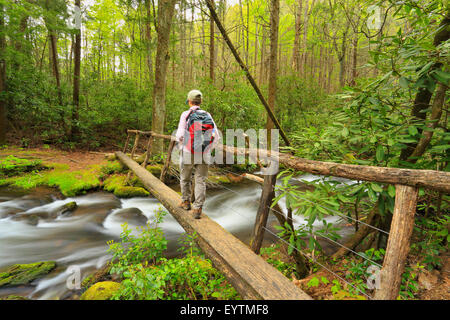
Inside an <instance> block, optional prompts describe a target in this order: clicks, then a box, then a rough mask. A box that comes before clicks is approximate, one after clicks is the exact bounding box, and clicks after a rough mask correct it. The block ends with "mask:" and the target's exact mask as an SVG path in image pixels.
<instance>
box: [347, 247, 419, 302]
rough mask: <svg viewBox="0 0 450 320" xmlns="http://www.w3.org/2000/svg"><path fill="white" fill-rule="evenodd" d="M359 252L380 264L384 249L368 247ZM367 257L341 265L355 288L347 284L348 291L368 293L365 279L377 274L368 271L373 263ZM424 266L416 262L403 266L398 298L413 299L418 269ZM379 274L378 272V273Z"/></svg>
mask: <svg viewBox="0 0 450 320" xmlns="http://www.w3.org/2000/svg"><path fill="white" fill-rule="evenodd" d="M359 254H360V255H361V256H363V257H365V258H367V259H370V260H371V261H374V262H376V263H378V264H382V262H383V259H384V255H385V251H384V250H383V249H379V250H375V249H373V248H372V249H369V250H367V251H366V252H359ZM367 259H360V258H358V259H356V258H355V259H352V260H350V261H349V262H347V263H344V264H343V267H344V268H345V269H347V270H348V271H349V272H347V273H346V276H345V277H346V279H347V280H348V281H349V282H350V283H351V284H352V285H353V286H354V287H356V288H357V289H355V288H353V287H351V286H349V287H348V288H347V289H348V291H349V292H350V293H353V294H358V293H359V292H363V293H366V294H368V293H369V289H368V286H367V280H368V279H369V277H371V276H375V277H376V276H377V274H373V273H371V272H370V271H371V270H370V268H369V267H370V266H371V265H373V263H372V262H371V261H369V260H367ZM422 268H424V266H423V265H420V264H417V265H415V266H409V265H406V266H405V271H404V272H403V274H402V280H401V285H400V293H399V299H411V298H412V299H413V298H415V294H416V293H417V292H418V290H419V288H418V285H417V275H418V271H419V270H420V269H422ZM378 276H379V274H378Z"/></svg>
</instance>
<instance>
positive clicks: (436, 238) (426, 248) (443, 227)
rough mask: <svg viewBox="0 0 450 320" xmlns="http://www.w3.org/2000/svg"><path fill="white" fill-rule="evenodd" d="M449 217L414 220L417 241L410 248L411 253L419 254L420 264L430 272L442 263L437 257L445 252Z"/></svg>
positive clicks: (449, 236)
mask: <svg viewBox="0 0 450 320" xmlns="http://www.w3.org/2000/svg"><path fill="white" fill-rule="evenodd" d="M449 226H450V216H449V215H443V216H442V217H433V218H428V219H427V218H423V217H419V218H418V219H416V225H415V226H414V231H415V233H416V234H417V237H418V238H417V241H415V242H414V243H413V244H412V246H411V249H412V252H413V253H415V254H420V255H421V256H422V257H423V258H422V259H423V260H422V263H423V264H424V265H426V267H427V268H428V269H429V270H431V269H433V268H436V267H441V265H442V262H441V260H440V258H439V255H440V254H441V253H443V252H445V251H446V250H447V247H448V241H449V240H450V235H449Z"/></svg>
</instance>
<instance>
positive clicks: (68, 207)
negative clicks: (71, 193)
mask: <svg viewBox="0 0 450 320" xmlns="http://www.w3.org/2000/svg"><path fill="white" fill-rule="evenodd" d="M76 208H78V205H77V203H76V202H75V201H72V202H68V203H66V204H65V205H63V206H61V207H60V208H58V210H57V211H56V212H57V215H67V214H70V213H71V212H73V211H74V210H75V209H76Z"/></svg>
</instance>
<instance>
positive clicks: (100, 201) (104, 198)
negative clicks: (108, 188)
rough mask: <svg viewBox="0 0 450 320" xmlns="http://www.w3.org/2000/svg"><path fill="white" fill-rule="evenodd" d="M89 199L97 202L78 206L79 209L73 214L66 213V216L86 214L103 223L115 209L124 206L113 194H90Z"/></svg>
mask: <svg viewBox="0 0 450 320" xmlns="http://www.w3.org/2000/svg"><path fill="white" fill-rule="evenodd" d="M89 197H91V198H93V199H95V200H96V201H95V202H94V201H93V202H92V203H83V204H78V205H77V208H76V209H75V210H74V211H73V212H72V213H66V215H69V214H70V215H73V216H81V215H85V214H92V215H95V217H94V222H96V223H102V222H103V221H104V220H105V218H106V216H107V215H108V214H109V213H110V212H111V211H112V210H114V209H117V208H120V207H121V206H122V204H121V202H120V200H119V199H117V198H116V197H115V196H114V195H113V194H109V193H106V192H97V193H93V194H90V195H89Z"/></svg>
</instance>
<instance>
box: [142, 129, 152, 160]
mask: <svg viewBox="0 0 450 320" xmlns="http://www.w3.org/2000/svg"><path fill="white" fill-rule="evenodd" d="M152 145H153V136H152V135H150V137H148V142H147V151H146V152H145V158H144V162H142V167H143V168H146V167H147V163H148V159H150V154H151V153H152Z"/></svg>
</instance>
